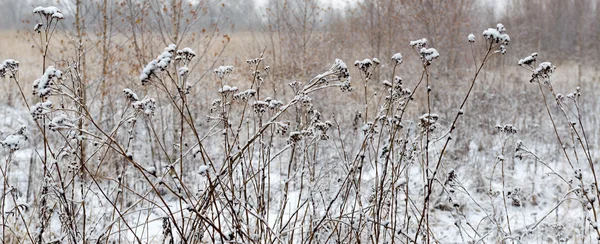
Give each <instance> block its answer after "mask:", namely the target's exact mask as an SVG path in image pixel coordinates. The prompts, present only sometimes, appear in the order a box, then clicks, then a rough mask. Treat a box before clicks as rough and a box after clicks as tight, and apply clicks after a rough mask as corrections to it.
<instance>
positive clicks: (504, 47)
mask: <svg viewBox="0 0 600 244" xmlns="http://www.w3.org/2000/svg"><path fill="white" fill-rule="evenodd" d="M496 53H500V54H505V53H506V46H504V45H500V47H499V48H498V50H496Z"/></svg>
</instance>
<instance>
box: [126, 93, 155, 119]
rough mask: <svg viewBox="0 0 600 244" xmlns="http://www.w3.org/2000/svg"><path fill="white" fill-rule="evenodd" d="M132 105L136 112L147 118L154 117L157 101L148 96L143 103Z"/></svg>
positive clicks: (138, 102)
mask: <svg viewBox="0 0 600 244" xmlns="http://www.w3.org/2000/svg"><path fill="white" fill-rule="evenodd" d="M131 105H132V106H133V108H134V109H135V110H136V111H138V112H140V113H143V114H145V115H147V116H151V115H154V110H156V101H155V100H154V99H152V98H149V97H148V96H146V97H144V99H142V100H141V101H137V102H134V103H132V104H131Z"/></svg>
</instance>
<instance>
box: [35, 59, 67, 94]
mask: <svg viewBox="0 0 600 244" xmlns="http://www.w3.org/2000/svg"><path fill="white" fill-rule="evenodd" d="M60 79H62V72H61V71H60V70H57V69H55V68H54V67H53V66H48V68H47V69H46V71H45V72H44V75H42V77H40V78H39V79H37V80H35V81H34V82H33V95H34V96H39V97H41V98H45V97H48V96H49V95H50V92H51V91H52V85H54V83H55V82H57V81H58V80H60Z"/></svg>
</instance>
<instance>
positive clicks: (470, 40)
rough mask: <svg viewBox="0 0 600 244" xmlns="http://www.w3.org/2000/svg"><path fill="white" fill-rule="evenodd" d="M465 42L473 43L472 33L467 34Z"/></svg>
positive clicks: (473, 36)
mask: <svg viewBox="0 0 600 244" xmlns="http://www.w3.org/2000/svg"><path fill="white" fill-rule="evenodd" d="M467 40H468V41H469V42H471V43H473V42H475V35H473V33H471V34H469V35H468V36H467Z"/></svg>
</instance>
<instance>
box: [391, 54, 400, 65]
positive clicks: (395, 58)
mask: <svg viewBox="0 0 600 244" xmlns="http://www.w3.org/2000/svg"><path fill="white" fill-rule="evenodd" d="M392 61H394V63H395V64H396V65H399V64H401V63H402V54H400V53H396V54H394V55H392Z"/></svg>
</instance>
